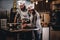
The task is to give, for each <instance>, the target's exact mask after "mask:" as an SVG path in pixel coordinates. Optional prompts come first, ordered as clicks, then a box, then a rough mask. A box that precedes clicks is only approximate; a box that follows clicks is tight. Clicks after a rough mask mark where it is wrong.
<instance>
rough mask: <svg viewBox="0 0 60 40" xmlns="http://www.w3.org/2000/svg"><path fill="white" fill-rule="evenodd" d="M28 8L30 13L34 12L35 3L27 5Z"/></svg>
mask: <svg viewBox="0 0 60 40" xmlns="http://www.w3.org/2000/svg"><path fill="white" fill-rule="evenodd" d="M27 10H28V12H29V13H34V12H35V9H34V5H33V4H30V5H29V6H28V7H27Z"/></svg>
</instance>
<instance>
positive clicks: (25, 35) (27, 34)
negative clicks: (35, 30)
mask: <svg viewBox="0 0 60 40" xmlns="http://www.w3.org/2000/svg"><path fill="white" fill-rule="evenodd" d="M19 2H20V8H19V9H18V10H17V14H16V16H15V19H14V23H16V22H17V23H20V21H21V22H22V24H21V25H20V26H19V27H18V29H20V28H21V29H24V28H25V29H26V28H30V27H29V26H30V25H31V24H30V22H29V21H28V23H26V22H25V23H24V20H29V15H28V11H27V9H26V6H25V1H19ZM14 25H15V24H14ZM20 39H22V40H32V32H31V31H21V32H20Z"/></svg>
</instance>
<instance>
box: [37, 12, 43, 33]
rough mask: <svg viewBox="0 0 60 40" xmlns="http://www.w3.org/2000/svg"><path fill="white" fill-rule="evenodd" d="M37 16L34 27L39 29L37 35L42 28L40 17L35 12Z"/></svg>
mask: <svg viewBox="0 0 60 40" xmlns="http://www.w3.org/2000/svg"><path fill="white" fill-rule="evenodd" d="M36 14H37V21H36V27H37V28H38V29H39V31H38V32H39V33H42V26H41V21H40V15H39V13H38V12H36Z"/></svg>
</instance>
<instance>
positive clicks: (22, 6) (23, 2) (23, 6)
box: [20, 1, 26, 11]
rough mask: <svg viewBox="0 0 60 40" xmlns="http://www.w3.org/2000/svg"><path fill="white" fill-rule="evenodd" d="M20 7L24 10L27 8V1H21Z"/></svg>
mask: <svg viewBox="0 0 60 40" xmlns="http://www.w3.org/2000/svg"><path fill="white" fill-rule="evenodd" d="M20 9H21V10H22V11H24V10H25V9H26V6H25V1H21V2H20Z"/></svg>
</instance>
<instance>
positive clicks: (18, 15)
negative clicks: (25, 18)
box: [15, 10, 20, 18]
mask: <svg viewBox="0 0 60 40" xmlns="http://www.w3.org/2000/svg"><path fill="white" fill-rule="evenodd" d="M15 17H16V18H18V17H20V13H19V11H18V10H17V14H16V15H15Z"/></svg>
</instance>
